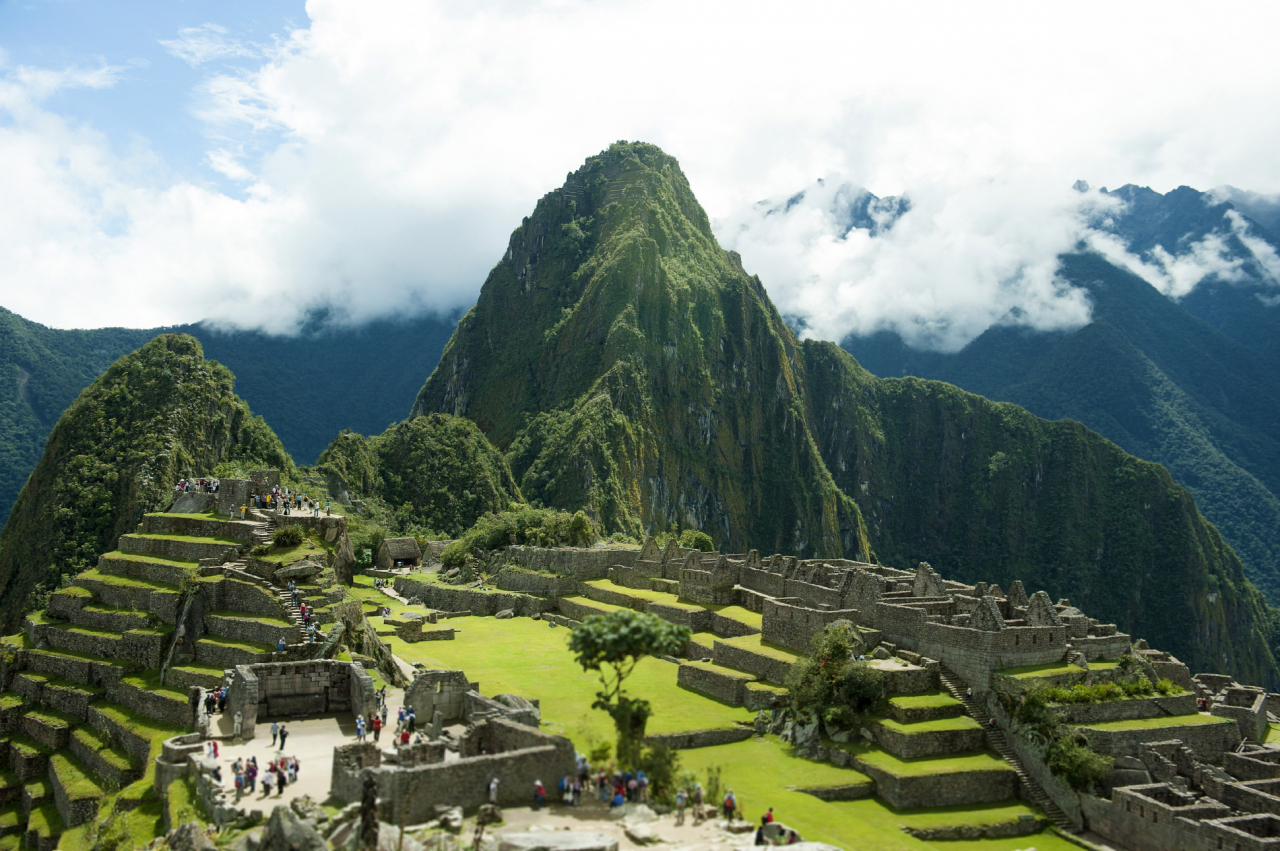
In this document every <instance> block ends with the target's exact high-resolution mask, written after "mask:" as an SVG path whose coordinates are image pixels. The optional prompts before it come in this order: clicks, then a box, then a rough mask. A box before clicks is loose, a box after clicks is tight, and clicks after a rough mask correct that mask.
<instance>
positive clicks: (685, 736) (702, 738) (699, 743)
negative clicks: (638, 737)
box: [645, 727, 754, 751]
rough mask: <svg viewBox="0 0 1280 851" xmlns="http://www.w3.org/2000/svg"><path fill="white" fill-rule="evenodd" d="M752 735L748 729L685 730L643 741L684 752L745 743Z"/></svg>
mask: <svg viewBox="0 0 1280 851" xmlns="http://www.w3.org/2000/svg"><path fill="white" fill-rule="evenodd" d="M753 735H754V733H753V732H752V730H751V728H750V727H716V728H713V729H710V730H686V731H685V732H683V733H655V734H654V735H652V736H646V737H645V741H646V742H648V743H649V744H651V745H666V746H667V747H669V748H671V749H672V750H677V751H685V750H692V749H693V748H710V747H715V746H716V745H729V744H733V743H734V742H745V741H746V740H747V739H749V738H751V737H752V736H753Z"/></svg>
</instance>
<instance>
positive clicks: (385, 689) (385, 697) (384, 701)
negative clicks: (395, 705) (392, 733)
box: [382, 686, 387, 727]
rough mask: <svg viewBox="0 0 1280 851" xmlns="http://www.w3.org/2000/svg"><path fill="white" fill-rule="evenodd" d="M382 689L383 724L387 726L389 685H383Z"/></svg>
mask: <svg viewBox="0 0 1280 851" xmlns="http://www.w3.org/2000/svg"><path fill="white" fill-rule="evenodd" d="M382 691H383V694H382V726H384V727H385V726H387V695H386V691H387V687H386V686H383V687H382Z"/></svg>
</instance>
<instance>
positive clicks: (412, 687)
mask: <svg viewBox="0 0 1280 851" xmlns="http://www.w3.org/2000/svg"><path fill="white" fill-rule="evenodd" d="M479 690H480V684H479V683H471V682H468V681H467V675H466V674H465V673H463V672H462V671H418V672H416V673H415V674H414V677H413V682H412V683H410V684H409V686H408V688H406V689H405V694H404V705H405V706H412V707H413V708H414V712H415V714H416V715H417V716H418V722H419V723H420V724H429V723H431V718H432V713H434V712H437V711H438V712H439V713H440V715H441V718H442V720H443V722H444V723H445V724H452V723H454V722H456V721H461V720H463V719H464V717H465V713H466V694H467V692H468V691H479Z"/></svg>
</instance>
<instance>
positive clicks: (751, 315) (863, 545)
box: [415, 143, 1280, 685]
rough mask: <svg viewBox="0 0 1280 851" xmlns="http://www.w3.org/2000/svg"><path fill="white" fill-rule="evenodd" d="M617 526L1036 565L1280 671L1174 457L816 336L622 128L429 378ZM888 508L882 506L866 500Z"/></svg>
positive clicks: (1113, 614)
mask: <svg viewBox="0 0 1280 851" xmlns="http://www.w3.org/2000/svg"><path fill="white" fill-rule="evenodd" d="M415 411H417V412H430V411H446V412H449V413H452V414H455V415H459V416H466V417H468V418H470V419H472V420H473V421H475V422H476V423H477V424H478V425H479V426H480V427H481V428H482V429H483V430H485V432H486V433H487V434H488V435H489V436H490V438H491V439H492V440H493V441H494V443H495V445H497V446H498V447H499V448H502V449H505V450H507V451H508V452H509V457H510V460H511V466H512V470H513V472H514V473H515V474H516V475H517V477H519V479H520V486H521V490H522V492H523V493H524V495H525V496H526V497H527V498H528V499H529V500H530V502H532V503H534V504H535V505H536V504H538V503H543V504H546V505H551V506H556V507H560V508H565V509H568V510H574V509H576V508H578V507H580V506H581V507H584V508H585V510H586V511H587V513H588V514H590V515H591V517H592V518H593V519H594V520H595V521H596V522H597V523H598V524H599V527H600V529H601V532H602V534H606V535H607V534H609V533H610V532H615V531H621V532H625V533H627V534H630V535H637V534H643V533H646V532H650V533H651V532H653V531H657V530H661V529H665V528H667V527H668V526H669V524H670V523H671V522H673V521H676V522H679V523H680V524H681V525H683V526H686V527H690V528H698V529H701V530H702V531H704V532H706V533H708V534H709V535H710V536H711V537H712V539H713V540H714V541H715V543H716V545H717V546H718V547H720V548H722V549H725V550H729V551H735V550H736V551H739V552H741V551H743V550H745V549H747V548H748V547H755V548H758V549H760V550H762V551H781V552H786V553H794V554H797V555H801V556H806V557H808V556H815V555H818V556H839V555H844V556H846V557H853V558H863V559H869V558H872V557H874V556H873V550H874V553H875V554H878V556H879V557H880V558H881V559H883V560H884V561H885V562H886V563H889V564H896V565H909V564H914V563H915V562H917V561H919V560H921V559H925V560H928V561H929V562H931V563H932V564H933V565H934V566H935V567H937V568H938V569H939V570H940V571H941V572H942V573H944V574H945V575H947V576H949V577H954V578H956V579H962V580H969V581H975V580H979V579H980V580H986V581H993V580H994V581H997V582H1000V583H1002V584H1003V585H1004V586H1005V587H1008V583H1009V582H1010V581H1011V580H1012V579H1014V578H1021V579H1023V580H1024V582H1027V584H1028V586H1029V587H1031V588H1045V589H1046V590H1048V591H1049V592H1050V594H1051V595H1052V596H1054V597H1055V598H1057V597H1070V598H1071V599H1072V601H1073V602H1076V603H1078V604H1080V605H1081V606H1082V607H1084V609H1085V610H1086V611H1088V612H1089V613H1090V615H1091V616H1095V617H1099V618H1101V619H1103V620H1104V621H1111V620H1114V621H1115V623H1116V624H1117V625H1118V626H1119V627H1120V628H1121V629H1122V630H1125V631H1131V632H1136V633H1137V634H1139V635H1142V636H1144V637H1146V638H1148V639H1150V640H1151V641H1153V642H1155V643H1156V645H1157V646H1159V647H1161V648H1163V649H1167V650H1169V651H1171V652H1173V653H1175V654H1177V655H1179V656H1180V657H1182V658H1184V659H1185V660H1186V661H1187V662H1188V663H1190V664H1191V665H1192V666H1193V667H1194V668H1197V669H1203V670H1225V671H1229V672H1231V673H1233V674H1235V675H1236V676H1238V677H1240V678H1242V679H1244V680H1246V681H1250V682H1257V683H1267V684H1277V685H1280V674H1277V670H1276V665H1275V662H1274V660H1273V658H1272V656H1271V653H1270V651H1269V649H1268V648H1267V646H1266V644H1265V642H1264V641H1262V640H1260V638H1259V636H1258V632H1257V630H1258V628H1265V627H1266V626H1267V617H1266V614H1265V610H1264V607H1263V604H1262V600H1261V598H1260V596H1259V594H1258V592H1257V591H1256V589H1254V588H1253V587H1252V586H1251V585H1250V584H1249V583H1248V582H1247V581H1246V580H1245V578H1244V574H1243V572H1242V568H1241V565H1240V562H1239V559H1237V558H1236V556H1235V555H1234V553H1232V551H1231V549H1230V548H1229V547H1228V546H1226V544H1224V543H1223V541H1222V540H1221V538H1220V537H1219V535H1218V533H1217V531H1216V530H1215V529H1214V528H1213V527H1212V526H1210V525H1209V524H1208V523H1207V522H1206V521H1205V520H1204V518H1203V517H1201V516H1200V514H1199V512H1198V511H1197V510H1196V507H1195V504H1194V501H1193V500H1192V498H1191V495H1190V494H1188V493H1187V492H1186V491H1185V490H1184V489H1182V488H1180V487H1178V486H1177V485H1175V484H1174V483H1173V481H1172V480H1171V479H1170V478H1169V475H1168V473H1167V472H1166V471H1165V470H1163V469H1162V468H1160V467H1159V466H1157V465H1154V464H1150V463H1145V462H1142V461H1139V460H1138V459H1136V458H1133V457H1132V456H1129V455H1126V454H1125V453H1124V452H1123V451H1121V450H1120V449H1118V448H1117V447H1116V446H1115V445H1114V444H1112V443H1110V442H1108V441H1106V440H1104V439H1102V438H1100V437H1099V436H1098V435H1096V434H1094V433H1092V432H1090V431H1089V430H1088V429H1086V428H1083V427H1082V426H1080V425H1079V424H1077V423H1049V422H1045V421H1043V420H1039V419H1037V418H1036V417H1033V416H1031V415H1029V414H1027V413H1026V412H1025V411H1023V410H1021V409H1019V408H1016V407H1014V406H1012V405H1001V404H996V403H992V402H989V401H987V400H986V399H982V398H980V397H977V396H973V395H971V394H968V393H965V392H963V391H961V390H959V389H957V388H955V387H952V386H949V385H944V384H941V383H936V382H924V381H918V380H880V379H877V378H875V377H874V376H872V375H871V374H870V373H868V372H866V371H865V370H863V369H861V368H860V367H858V365H857V364H856V362H854V361H853V359H852V358H850V357H849V356H848V355H847V354H846V353H844V352H841V351H840V350H839V349H838V348H837V347H836V346H834V345H831V344H826V343H817V342H812V341H810V342H806V343H804V344H803V345H801V344H800V343H799V342H798V341H797V340H796V338H795V336H794V334H793V333H792V332H791V330H790V329H788V328H787V327H786V326H785V325H784V324H783V322H782V321H781V319H780V317H779V316H778V314H777V311H776V310H775V309H774V307H773V305H772V304H770V302H769V300H768V297H767V295H766V294H765V292H764V288H763V286H762V285H761V283H760V281H759V280H758V279H757V278H754V277H751V276H748V275H747V274H746V272H745V271H743V269H742V265H741V262H740V260H739V258H738V257H737V256H736V255H734V254H731V253H729V252H725V251H723V250H721V249H720V248H719V246H718V245H717V244H716V242H715V240H714V238H713V237H712V236H711V233H710V228H709V226H708V223H707V219H706V216H705V214H704V213H703V211H702V209H701V208H700V207H699V206H698V204H697V201H696V200H695V199H694V197H693V194H692V192H691V191H690V189H689V186H688V182H687V181H686V180H685V178H684V176H683V175H682V174H681V173H680V171H679V167H678V166H677V164H676V163H675V161H674V160H673V159H671V158H670V157H668V156H666V155H665V154H663V153H662V152H661V151H659V150H658V149H656V148H654V147H652V146H649V145H643V144H638V143H637V144H626V143H619V144H616V145H614V146H612V147H611V148H610V149H609V150H608V151H606V152H604V153H603V154H600V155H599V156H596V157H592V158H591V159H589V160H588V161H587V163H586V165H585V166H583V168H582V169H580V170H579V171H578V172H576V173H574V174H572V175H570V177H569V179H568V181H567V182H566V184H565V186H564V187H562V188H561V189H559V190H556V191H554V192H551V193H549V194H548V195H547V196H545V197H544V198H543V199H542V200H541V201H539V203H538V206H537V209H536V210H535V211H534V214H533V216H531V217H530V218H528V219H526V220H525V222H524V224H522V226H521V227H520V228H518V229H517V230H516V231H515V233H513V235H512V237H511V241H510V244H509V247H508V251H507V253H506V255H505V257H504V258H503V260H502V261H501V262H500V263H499V264H498V265H497V266H496V267H495V268H494V269H493V271H492V272H491V273H490V276H489V278H488V280H487V281H486V283H485V286H484V288H483V289H482V291H481V295H480V298H479V301H478V302H477V304H476V306H475V308H474V309H472V311H471V312H470V313H468V314H467V315H466V316H465V317H464V318H463V319H462V321H461V322H460V323H459V325H458V329H457V331H456V332H455V333H454V336H453V338H452V339H451V340H450V341H449V344H448V345H447V346H446V348H445V352H444V355H443V357H442V359H441V362H440V365H439V366H438V367H437V368H436V370H435V372H433V373H432V375H431V377H430V378H429V379H428V380H427V382H426V384H425V385H424V386H423V388H422V391H421V392H420V393H419V395H418V400H417V403H416V405H415ZM864 518H865V519H864Z"/></svg>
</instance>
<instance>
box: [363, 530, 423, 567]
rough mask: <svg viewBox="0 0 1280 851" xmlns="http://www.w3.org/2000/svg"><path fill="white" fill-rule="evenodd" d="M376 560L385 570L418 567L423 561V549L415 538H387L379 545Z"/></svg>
mask: <svg viewBox="0 0 1280 851" xmlns="http://www.w3.org/2000/svg"><path fill="white" fill-rule="evenodd" d="M374 560H375V561H376V562H377V565H378V567H380V568H382V569H383V570H392V569H394V568H397V567H417V566H418V565H419V564H421V563H422V549H421V548H420V547H419V546H418V541H417V539H415V538H385V539H383V541H382V543H381V544H379V545H378V552H377V555H376V556H375V557H374Z"/></svg>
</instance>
